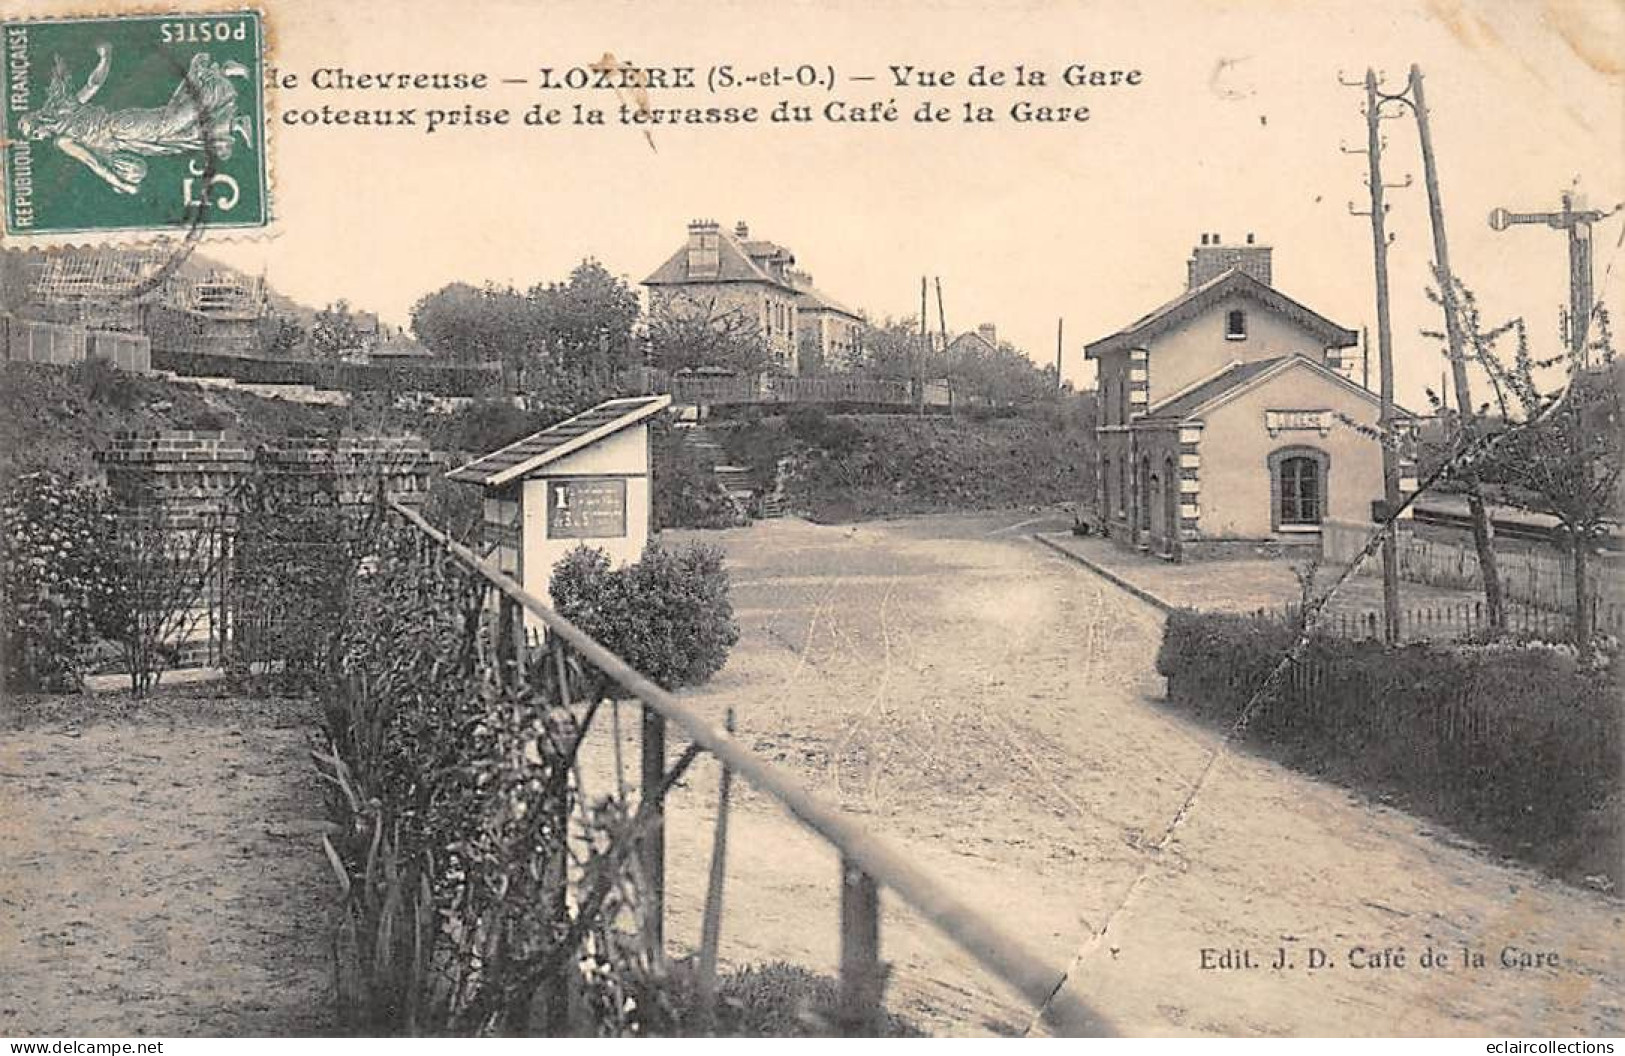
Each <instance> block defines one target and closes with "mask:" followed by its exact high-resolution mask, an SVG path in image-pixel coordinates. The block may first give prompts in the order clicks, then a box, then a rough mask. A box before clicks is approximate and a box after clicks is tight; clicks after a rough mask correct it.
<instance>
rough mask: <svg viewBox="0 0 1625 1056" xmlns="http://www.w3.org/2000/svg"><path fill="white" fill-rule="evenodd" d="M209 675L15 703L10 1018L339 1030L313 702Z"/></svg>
mask: <svg viewBox="0 0 1625 1056" xmlns="http://www.w3.org/2000/svg"><path fill="white" fill-rule="evenodd" d="M191 694H196V695H191ZM207 694H208V690H207V689H205V688H203V687H197V688H195V689H193V690H191V691H189V694H188V695H182V696H162V697H159V698H157V699H155V700H152V701H149V702H145V703H141V704H135V703H132V702H130V701H129V700H128V698H121V697H97V698H54V699H53V698H46V699H43V700H41V701H38V702H35V703H34V704H33V705H31V706H28V705H25V706H19V705H18V704H17V703H16V702H6V703H5V704H3V705H0V1035H5V1036H11V1037H17V1036H23V1037H29V1036H34V1037H39V1036H46V1037H56V1038H61V1037H73V1036H78V1037H106V1036H120V1037H130V1036H146V1037H152V1036H177V1035H179V1036H203V1037H207V1036H215V1035H220V1036H287V1035H297V1034H319V1033H328V1032H331V1030H332V1027H331V1023H330V1019H329V1015H330V1002H329V999H328V991H329V983H330V980H331V978H332V975H331V967H330V960H329V956H328V946H327V934H326V916H325V914H326V913H327V911H328V908H329V907H330V906H331V905H332V903H333V901H334V898H335V895H334V883H333V878H332V876H331V874H329V873H328V872H327V871H326V866H325V864H324V863H323V861H322V858H321V851H320V849H319V845H318V844H317V843H316V840H317V838H318V837H317V836H316V835H315V834H314V826H315V824H316V823H318V822H319V819H320V818H321V817H322V816H323V807H322V802H321V796H320V793H319V790H318V789H317V788H316V778H315V775H314V772H313V768H312V766H311V763H310V759H309V756H308V755H306V753H305V749H306V747H307V745H308V743H309V735H310V731H311V730H313V729H315V728H316V727H317V719H316V717H315V715H314V714H312V713H311V709H310V708H309V707H307V706H301V705H297V704H292V703H289V702H286V701H259V702H244V701H238V700H233V699H230V698H215V697H211V696H209V695H207Z"/></svg>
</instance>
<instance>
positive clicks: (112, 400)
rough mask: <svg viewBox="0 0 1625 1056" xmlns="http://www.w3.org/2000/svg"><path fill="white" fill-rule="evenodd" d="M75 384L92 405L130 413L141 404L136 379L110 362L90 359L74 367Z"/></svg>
mask: <svg viewBox="0 0 1625 1056" xmlns="http://www.w3.org/2000/svg"><path fill="white" fill-rule="evenodd" d="M72 370H73V374H74V382H75V384H77V385H78V387H79V390H80V391H81V392H83V393H84V394H85V398H86V399H87V400H89V401H90V402H92V403H101V404H106V405H107V406H109V407H112V408H115V409H117V410H120V411H128V410H130V409H132V408H133V407H135V405H136V404H138V403H140V402H141V394H140V392H139V388H138V385H137V383H136V380H135V377H134V376H133V375H131V374H129V373H127V372H125V371H122V370H120V369H118V368H117V367H115V366H114V365H113V364H112V362H111V361H110V360H106V359H99V358H90V359H84V360H80V361H79V362H78V363H75V364H74V365H73V367H72Z"/></svg>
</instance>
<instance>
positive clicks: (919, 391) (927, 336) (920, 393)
mask: <svg viewBox="0 0 1625 1056" xmlns="http://www.w3.org/2000/svg"><path fill="white" fill-rule="evenodd" d="M926 289H927V286H926V282H925V276H924V275H921V276H920V362H919V369H917V370H916V371H915V372H914V413H915V414H924V413H925V360H926V356H927V355H928V354H929V353H930V351H931V331H930V330H928V329H927V326H928V325H929V324H927V323H926V321H925V302H926Z"/></svg>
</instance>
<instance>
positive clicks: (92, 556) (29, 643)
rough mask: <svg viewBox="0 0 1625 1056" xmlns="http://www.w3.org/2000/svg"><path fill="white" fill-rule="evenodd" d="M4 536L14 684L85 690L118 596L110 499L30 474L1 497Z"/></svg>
mask: <svg viewBox="0 0 1625 1056" xmlns="http://www.w3.org/2000/svg"><path fill="white" fill-rule="evenodd" d="M0 532H3V533H4V534H3V535H0V605H3V607H4V613H3V618H4V628H3V646H4V649H5V681H6V684H7V685H10V686H14V687H16V688H19V689H27V690H46V691H61V690H73V689H77V688H78V686H79V683H80V679H81V677H82V676H83V674H84V670H85V667H86V666H87V660H88V657H87V652H88V650H89V649H90V648H91V647H92V646H93V645H94V643H96V642H97V641H98V639H99V637H100V633H99V627H100V624H101V623H102V622H104V618H105V614H106V613H107V612H108V611H110V610H111V609H112V607H113V606H114V602H115V600H116V594H117V592H118V571H117V561H116V558H115V556H114V555H115V548H114V546H113V532H114V516H113V512H112V508H111V506H110V505H109V503H108V498H107V496H106V494H105V493H104V492H102V491H101V490H99V489H96V488H93V487H91V486H89V485H88V484H85V483H83V482H80V481H76V480H73V479H71V478H68V477H66V476H63V475H61V474H58V473H52V472H41V473H29V474H25V475H23V476H20V477H18V478H16V480H15V481H13V482H12V484H11V486H10V487H9V488H8V489H7V492H6V494H5V497H4V499H0Z"/></svg>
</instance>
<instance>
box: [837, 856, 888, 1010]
mask: <svg viewBox="0 0 1625 1056" xmlns="http://www.w3.org/2000/svg"><path fill="white" fill-rule="evenodd" d="M883 983H884V975H883V974H882V970H881V967H880V889H879V887H877V886H876V885H875V881H874V878H873V877H871V876H870V875H869V874H868V873H865V872H864V871H863V870H862V869H861V868H859V866H858V865H857V864H856V863H855V862H852V861H850V860H848V859H847V858H845V857H843V858H842V859H841V995H840V1002H841V1003H840V1017H841V1023H840V1027H841V1032H842V1033H843V1034H845V1035H846V1036H847V1037H857V1038H873V1037H878V1036H879V1035H880V992H881V987H882V985H883Z"/></svg>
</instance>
